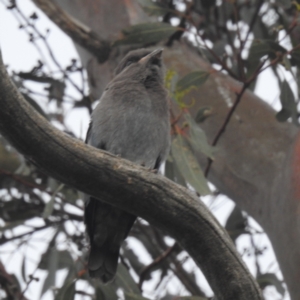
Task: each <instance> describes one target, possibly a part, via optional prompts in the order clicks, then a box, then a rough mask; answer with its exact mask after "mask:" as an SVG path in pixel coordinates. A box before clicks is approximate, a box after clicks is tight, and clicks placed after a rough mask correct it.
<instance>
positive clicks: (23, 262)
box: [21, 255, 27, 282]
mask: <svg viewBox="0 0 300 300" xmlns="http://www.w3.org/2000/svg"><path fill="white" fill-rule="evenodd" d="M21 275H22V279H23V280H24V282H26V281H27V278H26V257H25V255H24V256H23V260H22V267H21Z"/></svg>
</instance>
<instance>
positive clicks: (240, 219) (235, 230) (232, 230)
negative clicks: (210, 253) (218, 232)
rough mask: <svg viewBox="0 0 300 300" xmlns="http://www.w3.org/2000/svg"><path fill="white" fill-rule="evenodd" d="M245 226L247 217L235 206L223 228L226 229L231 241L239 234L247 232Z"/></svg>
mask: <svg viewBox="0 0 300 300" xmlns="http://www.w3.org/2000/svg"><path fill="white" fill-rule="evenodd" d="M246 226H247V219H246V218H245V217H244V215H243V214H242V211H241V210H240V209H239V208H238V207H237V206H235V207H234V209H233V211H232V212H231V214H230V216H229V217H228V219H227V221H226V224H225V229H226V230H227V231H228V233H229V235H230V237H231V238H232V240H233V242H235V241H236V239H237V238H238V237H239V236H240V235H241V234H243V233H247V230H246Z"/></svg>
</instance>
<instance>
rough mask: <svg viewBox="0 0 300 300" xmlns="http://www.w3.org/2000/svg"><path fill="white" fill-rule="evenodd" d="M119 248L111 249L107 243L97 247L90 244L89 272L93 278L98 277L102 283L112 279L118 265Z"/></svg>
mask: <svg viewBox="0 0 300 300" xmlns="http://www.w3.org/2000/svg"><path fill="white" fill-rule="evenodd" d="M118 259H119V249H116V250H115V251H112V250H110V249H109V247H108V246H107V245H105V244H104V245H103V246H102V247H98V246H97V245H91V251H90V256H89V261H88V268H89V274H90V276H91V277H93V278H100V279H101V280H102V281H103V282H104V283H107V282H110V281H112V280H113V278H114V276H115V274H116V272H117V266H118Z"/></svg>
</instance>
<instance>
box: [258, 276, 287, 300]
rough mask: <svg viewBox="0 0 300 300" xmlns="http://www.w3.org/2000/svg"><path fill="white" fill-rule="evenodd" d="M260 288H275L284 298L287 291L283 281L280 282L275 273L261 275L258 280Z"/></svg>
mask: <svg viewBox="0 0 300 300" xmlns="http://www.w3.org/2000/svg"><path fill="white" fill-rule="evenodd" d="M256 280H257V282H258V284H259V286H260V287H261V288H262V289H264V288H265V287H266V286H270V285H273V286H275V288H276V290H277V292H278V293H279V294H281V295H282V296H284V294H285V289H284V287H283V284H282V281H280V280H279V279H278V278H277V276H276V275H275V274H274V273H265V274H261V275H259V276H258V277H257V278H256Z"/></svg>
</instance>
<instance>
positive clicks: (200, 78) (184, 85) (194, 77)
mask: <svg viewBox="0 0 300 300" xmlns="http://www.w3.org/2000/svg"><path fill="white" fill-rule="evenodd" d="M208 76H209V73H208V72H204V71H195V72H191V73H188V74H187V75H185V76H184V77H183V78H181V79H180V80H179V81H178V82H177V84H176V91H177V92H179V93H180V92H184V91H188V90H190V89H191V88H197V87H199V86H200V85H202V84H203V83H204V82H205V81H206V80H207V78H208Z"/></svg>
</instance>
